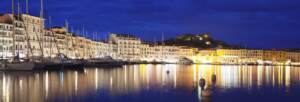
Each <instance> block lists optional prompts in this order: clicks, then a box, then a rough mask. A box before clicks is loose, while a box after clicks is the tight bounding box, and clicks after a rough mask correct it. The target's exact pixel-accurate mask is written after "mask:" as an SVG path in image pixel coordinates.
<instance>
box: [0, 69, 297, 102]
mask: <svg viewBox="0 0 300 102" xmlns="http://www.w3.org/2000/svg"><path fill="white" fill-rule="evenodd" d="M213 75H216V79H217V80H216V81H215V82H214V81H212V77H213ZM201 78H204V79H205V80H206V86H205V88H204V89H205V90H217V91H218V92H219V93H222V92H226V91H227V90H230V89H246V90H251V89H253V88H256V89H261V88H264V87H271V88H284V89H285V92H286V93H289V91H290V87H293V85H294V86H297V85H299V84H300V69H299V68H295V67H289V66H276V67H274V66H229V65H224V66H220V65H128V66H124V67H123V68H113V69H101V68H86V69H84V70H83V71H71V70H68V71H44V72H0V86H1V87H0V99H1V100H0V102H43V101H57V100H61V101H70V100H74V99H75V100H76V99H78V97H87V96H90V95H96V94H101V93H102V94H107V95H108V96H116V97H118V96H122V95H123V96H124V95H125V96H126V95H129V94H130V95H132V94H133V95H137V96H138V95H139V94H142V93H141V92H145V90H146V92H147V90H148V91H149V90H158V92H160V91H166V90H167V91H168V89H171V91H174V92H175V93H176V90H177V89H178V90H179V89H182V90H185V91H183V92H191V93H192V94H193V93H195V95H194V94H193V95H191V96H190V97H189V98H196V99H195V100H198V101H207V100H208V101H210V99H209V98H211V97H202V96H201V94H202V93H201V92H202V91H203V90H202V89H201V88H200V87H199V80H200V79H201ZM169 91H170V90H169ZM146 94H147V93H146ZM194 96H196V97H194ZM116 97H115V98H116ZM149 97H152V96H149ZM153 98H155V97H153ZM207 98H208V99H207Z"/></svg>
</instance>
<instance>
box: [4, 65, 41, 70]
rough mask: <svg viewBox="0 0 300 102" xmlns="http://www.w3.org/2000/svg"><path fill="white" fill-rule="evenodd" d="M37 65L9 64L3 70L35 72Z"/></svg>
mask: <svg viewBox="0 0 300 102" xmlns="http://www.w3.org/2000/svg"><path fill="white" fill-rule="evenodd" d="M34 68H35V64H34V63H8V64H5V66H4V68H2V69H3V70H12V71H14V70H16V71H30V70H34Z"/></svg>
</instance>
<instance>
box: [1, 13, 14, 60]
mask: <svg viewBox="0 0 300 102" xmlns="http://www.w3.org/2000/svg"><path fill="white" fill-rule="evenodd" d="M0 37H1V38H0V55H1V56H0V57H1V58H0V59H9V58H12V56H13V53H12V48H13V43H12V42H13V25H12V20H11V16H10V15H8V14H4V15H0Z"/></svg>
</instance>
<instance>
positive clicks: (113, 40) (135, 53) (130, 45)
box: [109, 33, 141, 61]
mask: <svg viewBox="0 0 300 102" xmlns="http://www.w3.org/2000/svg"><path fill="white" fill-rule="evenodd" d="M109 43H110V44H115V45H116V46H117V52H116V56H117V59H121V60H124V61H137V60H139V57H140V46H141V40H140V39H139V38H137V37H135V36H133V35H128V34H127V35H122V34H114V33H111V34H110V36H109Z"/></svg>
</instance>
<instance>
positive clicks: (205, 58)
mask: <svg viewBox="0 0 300 102" xmlns="http://www.w3.org/2000/svg"><path fill="white" fill-rule="evenodd" d="M192 60H193V61H194V63H204V64H212V63H219V61H218V55H217V50H209V49H204V50H199V51H197V53H196V55H195V56H193V57H192Z"/></svg>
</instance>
